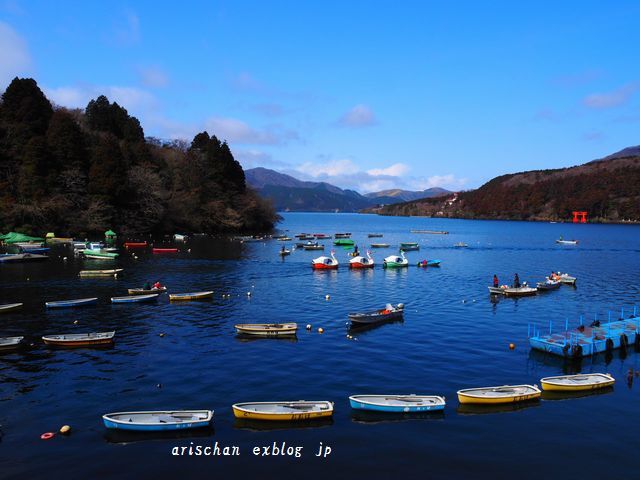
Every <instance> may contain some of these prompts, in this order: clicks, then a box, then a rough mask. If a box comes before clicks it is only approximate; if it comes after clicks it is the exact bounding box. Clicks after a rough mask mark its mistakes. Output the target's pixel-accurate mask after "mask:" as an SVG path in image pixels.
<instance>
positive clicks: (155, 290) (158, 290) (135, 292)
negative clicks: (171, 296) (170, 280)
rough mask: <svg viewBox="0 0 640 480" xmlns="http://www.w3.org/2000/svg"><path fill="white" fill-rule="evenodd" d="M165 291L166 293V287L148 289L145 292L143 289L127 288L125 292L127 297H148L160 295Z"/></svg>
mask: <svg viewBox="0 0 640 480" xmlns="http://www.w3.org/2000/svg"><path fill="white" fill-rule="evenodd" d="M166 291H167V287H160V288H149V289H147V290H145V289H144V288H129V289H128V290H127V293H128V294H129V295H149V294H152V293H162V292H166Z"/></svg>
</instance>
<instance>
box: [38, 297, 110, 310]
mask: <svg viewBox="0 0 640 480" xmlns="http://www.w3.org/2000/svg"><path fill="white" fill-rule="evenodd" d="M96 303H98V297H94V298H79V299H77V300H62V301H59V302H45V304H44V305H45V306H46V307H47V308H73V307H84V306H85V305H95V304H96Z"/></svg>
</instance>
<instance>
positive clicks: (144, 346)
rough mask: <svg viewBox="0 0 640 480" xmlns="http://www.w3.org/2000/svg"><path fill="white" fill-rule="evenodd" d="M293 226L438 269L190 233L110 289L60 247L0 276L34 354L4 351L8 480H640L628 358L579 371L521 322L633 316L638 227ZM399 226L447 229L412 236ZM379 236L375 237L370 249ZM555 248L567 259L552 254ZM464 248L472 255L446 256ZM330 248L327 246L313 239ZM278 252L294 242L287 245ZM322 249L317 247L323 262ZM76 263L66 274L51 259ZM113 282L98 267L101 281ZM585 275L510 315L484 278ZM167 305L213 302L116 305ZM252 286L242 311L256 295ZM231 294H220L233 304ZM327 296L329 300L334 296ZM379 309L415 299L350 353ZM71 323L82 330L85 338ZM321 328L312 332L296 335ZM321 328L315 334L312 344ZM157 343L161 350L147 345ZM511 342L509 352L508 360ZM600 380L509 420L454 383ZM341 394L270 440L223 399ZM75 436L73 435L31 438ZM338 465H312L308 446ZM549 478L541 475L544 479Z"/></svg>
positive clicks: (361, 222) (326, 220)
mask: <svg viewBox="0 0 640 480" xmlns="http://www.w3.org/2000/svg"><path fill="white" fill-rule="evenodd" d="M280 227H281V229H282V230H284V231H286V233H288V234H289V235H290V236H293V235H294V234H295V233H299V232H311V233H314V232H323V233H327V234H334V233H335V232H342V231H350V232H352V233H353V238H354V240H356V242H357V243H358V245H359V246H360V249H361V250H362V251H364V250H365V248H366V246H367V245H368V244H369V243H371V241H375V242H386V243H390V244H392V245H396V246H397V245H398V243H399V242H402V241H416V242H419V243H420V247H421V250H420V251H419V252H409V253H408V254H407V256H408V257H409V259H410V261H411V262H412V263H415V262H417V261H418V260H422V259H423V258H430V259H431V258H438V259H440V260H442V266H441V268H429V269H422V268H415V267H410V268H408V269H404V270H383V269H382V268H381V266H380V265H381V263H382V259H383V258H384V256H387V255H391V254H392V253H395V252H396V249H394V248H390V249H386V250H373V255H374V258H375V260H376V262H377V263H378V265H377V266H376V268H375V269H374V270H373V271H349V270H348V269H347V263H348V258H349V257H348V256H347V251H345V250H342V249H339V248H337V249H336V256H337V257H338V259H339V260H340V261H341V267H340V270H339V271H337V272H314V271H312V270H311V268H310V262H311V259H312V258H314V257H316V256H319V255H320V254H321V252H305V251H294V252H293V254H292V255H291V256H289V257H286V258H285V259H284V260H282V259H280V258H279V256H278V254H277V252H278V250H279V249H280V247H281V246H282V242H277V241H268V242H259V243H248V244H240V243H238V242H232V241H228V240H224V239H210V238H206V237H196V238H194V239H193V240H192V241H190V242H189V243H187V245H186V246H185V247H184V249H185V250H186V249H187V248H190V249H191V252H190V253H188V252H186V251H184V252H182V253H180V254H178V255H151V254H145V253H140V254H139V255H138V257H139V258H138V259H134V258H132V257H131V256H130V255H123V257H122V258H121V259H120V260H118V262H117V265H118V266H120V267H123V268H124V269H125V274H124V275H123V276H122V278H120V279H110V278H99V279H82V280H81V279H79V278H78V271H79V270H81V269H83V268H98V265H103V264H101V263H97V262H95V261H93V262H92V261H82V260H79V259H74V258H73V256H72V255H70V254H69V252H67V251H65V250H55V251H53V252H52V257H53V258H52V260H50V261H49V262H48V263H47V264H20V265H0V303H10V302H18V301H19V302H24V303H25V308H24V310H23V311H22V312H18V313H11V314H5V315H2V317H0V335H1V336H14V335H24V336H26V337H27V339H28V341H29V343H30V344H33V345H32V346H31V347H30V348H27V349H23V350H22V351H19V352H14V353H4V354H1V355H0V425H1V427H0V433H1V437H0V472H1V473H0V477H2V478H18V477H19V478H29V477H31V478H42V477H43V476H45V475H52V474H53V472H64V476H65V478H88V477H89V476H92V477H97V478H116V477H117V478H171V477H178V476H181V477H186V478H204V477H210V476H211V475H216V474H219V475H222V477H220V478H245V477H247V476H248V475H253V476H254V477H255V478H283V476H284V478H325V477H327V476H331V477H333V478H345V477H347V476H349V477H355V478H362V477H365V476H366V477H368V478H388V477H389V476H391V475H393V476H398V475H402V476H405V477H406V478H417V477H418V476H420V477H421V478H462V477H465V478H506V477H511V476H512V475H513V474H515V473H517V476H518V478H539V477H540V476H544V477H545V478H563V479H567V478H578V477H580V478H595V477H603V476H607V477H610V476H614V475H615V476H617V477H618V478H632V477H634V476H637V474H635V473H633V472H635V471H636V464H635V461H634V460H635V455H636V451H637V450H638V442H637V441H636V437H637V431H638V427H640V415H639V409H640V378H637V379H636V383H635V384H633V383H632V384H630V385H628V383H627V373H628V371H629V369H634V370H635V369H639V370H640V362H639V358H640V357H639V356H638V354H637V353H633V352H630V353H629V354H628V355H627V356H626V358H622V356H621V355H620V354H619V353H615V354H614V355H613V357H612V358H604V356H598V357H596V358H593V359H591V358H589V359H584V360H583V362H582V363H581V364H580V365H573V366H572V365H567V364H565V363H564V362H563V361H561V360H559V359H556V358H552V357H548V356H545V355H542V354H538V353H536V352H532V351H530V349H529V347H528V343H527V325H528V323H530V322H536V323H537V324H538V326H542V328H543V329H544V328H548V323H549V321H550V320H551V321H553V322H554V324H555V325H557V326H558V327H560V326H561V325H564V322H565V319H567V318H568V319H569V322H570V324H572V325H576V323H577V320H578V318H579V316H580V315H584V316H585V318H587V319H589V320H590V319H592V318H593V317H594V315H596V314H598V316H599V318H600V319H606V318H607V312H608V311H609V310H611V311H612V312H614V313H613V315H614V316H618V315H619V314H620V309H621V308H624V309H625V315H628V313H630V312H631V311H632V309H633V306H634V304H635V303H636V302H638V300H639V298H640V297H639V282H638V272H639V270H640V269H639V267H640V260H639V255H638V253H639V251H640V235H639V233H640V230H639V229H638V228H637V227H633V226H604V225H569V224H541V223H518V222H512V223H509V222H483V221H461V220H435V219H426V218H392V217H378V216H370V215H355V214H354V215H351V214H335V215H334V214H301V213H296V214H285V215H284V221H283V222H282V223H281V224H280ZM411 229H432V230H448V231H449V232H450V234H449V235H421V234H411V233H410V230H411ZM370 232H376V233H383V234H384V238H382V239H367V238H366V236H367V233H370ZM560 235H563V236H564V237H565V238H578V239H579V240H580V244H579V246H577V247H567V246H565V247H562V246H556V245H555V243H554V240H555V239H556V238H558V237H559V236H560ZM459 241H462V242H465V243H467V244H468V245H469V248H467V249H457V248H454V247H453V244H454V243H456V242H459ZM324 243H326V244H327V245H329V244H330V241H325V242H324ZM287 245H292V243H288V244H287ZM328 251H329V248H328V249H327V250H325V252H328ZM64 256H68V257H69V258H68V259H67V260H66V261H64V260H63V258H62V257H64ZM103 268H104V267H103ZM552 269H553V270H561V271H563V272H564V271H566V272H569V273H571V274H573V275H575V276H577V277H578V286H577V288H571V287H567V286H563V287H562V288H561V289H560V290H558V291H555V292H549V293H547V294H543V295H539V296H536V297H530V298H523V299H519V300H513V299H501V300H499V301H491V299H490V297H489V295H488V293H487V285H488V284H489V283H490V282H491V278H492V276H493V274H494V273H496V274H498V276H499V277H500V280H501V283H510V282H511V280H512V278H513V274H514V273H516V272H518V273H519V274H520V278H521V279H522V280H528V281H529V282H531V283H534V282H535V281H536V280H541V279H543V278H544V276H545V275H547V274H548V273H549V272H550V271H551V270H552ZM157 279H159V280H160V281H161V282H163V283H164V284H166V285H168V286H169V289H170V290H171V291H174V292H186V291H197V290H214V291H215V296H214V299H213V300H212V301H209V302H187V303H184V304H169V303H168V300H167V298H166V296H164V297H162V298H161V300H160V301H159V302H158V304H157V305H155V304H151V305H144V304H141V305H111V304H109V303H108V298H109V297H110V296H114V295H125V294H126V289H127V288H131V287H139V286H141V285H142V284H143V283H144V282H145V281H147V280H150V281H155V280H157ZM247 292H251V296H248V295H247ZM222 294H230V295H231V297H230V298H223V297H222ZM326 295H330V300H326V299H325V296H326ZM89 296H98V297H100V303H99V304H98V305H97V306H93V307H86V308H82V309H75V310H60V311H52V312H46V311H45V310H44V302H45V301H49V300H62V299H70V298H82V297H89ZM387 302H393V303H397V302H404V303H405V304H406V305H407V311H406V313H405V320H404V322H401V323H393V324H387V325H382V326H379V327H377V328H374V329H371V330H368V331H364V332H357V333H354V337H355V338H354V339H353V340H350V339H348V338H347V334H348V330H347V328H348V326H347V313H348V312H350V311H357V310H363V309H364V310H366V309H371V308H378V307H380V306H382V305H384V304H385V303H387ZM76 321H77V323H75V322H76ZM282 321H296V322H298V323H299V324H300V325H301V326H302V327H303V328H302V329H301V331H300V332H299V334H298V336H297V340H295V341H291V340H277V339H259V340H249V341H248V340H245V339H242V338H238V337H237V336H236V335H235V333H234V329H233V325H234V324H236V323H249V322H282ZM306 324H311V325H313V330H312V331H310V332H308V331H305V330H304V325H306ZM318 327H322V328H324V334H319V333H318V332H317V329H318ZM112 329H115V330H116V331H117V335H116V344H115V346H114V347H113V348H109V349H78V350H60V349H50V348H47V347H45V346H43V345H42V342H41V340H40V337H41V336H42V335H44V334H55V333H73V332H78V333H80V332H88V331H106V330H112ZM160 333H164V334H165V336H163V337H161V336H160V335H159V334H160ZM509 343H514V344H515V345H516V348H515V350H513V351H511V350H509V348H508V345H509ZM576 371H582V372H592V371H593V372H610V373H612V374H613V375H614V376H615V377H616V378H617V380H618V382H617V383H616V386H615V389H614V391H612V392H608V393H605V394H601V395H593V396H588V397H584V398H578V399H571V400H542V401H541V402H540V403H539V404H537V405H534V406H530V407H526V408H520V409H516V410H514V409H510V410H507V411H490V412H486V411H477V410H471V411H468V410H462V409H460V408H459V407H458V402H457V398H456V394H455V392H456V391H457V390H458V389H460V388H467V387H474V386H490V385H502V384H509V383H512V384H521V383H530V384H534V383H539V379H540V378H541V377H544V376H549V375H558V374H562V373H563V372H571V373H574V372H576ZM357 393H420V394H437V395H444V396H445V397H446V398H447V402H448V405H447V409H446V410H445V413H444V415H436V416H434V415H431V416H424V417H423V418H415V417H414V418H407V417H403V416H400V417H379V416H375V417H371V416H362V415H358V414H356V413H355V412H352V411H351V409H350V407H349V402H348V398H347V397H348V396H349V395H352V394H357ZM297 399H308V400H331V401H334V402H335V415H334V418H333V420H332V421H330V422H328V423H324V424H320V425H312V426H308V425H303V426H300V427H295V426H291V425H284V426H277V427H282V428H275V427H274V428H267V427H266V426H262V427H261V426H260V425H255V424H243V423H240V422H236V421H235V420H234V418H233V414H232V411H231V404H232V403H235V402H242V401H266V400H297ZM189 408H194V409H195V408H207V409H214V410H215V417H214V429H213V430H212V431H210V432H202V433H198V435H197V436H194V437H189V436H180V437H177V438H175V437H166V436H165V437H147V436H140V435H124V436H123V435H113V434H112V433H108V432H107V431H106V430H105V429H104V427H103V426H102V423H101V415H102V414H104V413H106V412H113V411H122V410H154V409H189ZM64 424H69V425H71V426H72V428H73V433H72V435H70V436H68V437H60V436H58V437H56V438H54V439H53V440H49V441H42V440H40V438H39V437H40V434H41V433H43V432H47V431H56V430H57V429H58V428H59V427H60V426H61V425H64ZM274 441H275V442H277V443H278V444H281V443H282V442H283V441H284V442H286V444H287V446H302V447H304V449H303V451H302V456H301V457H300V458H290V457H284V458H283V457H278V458H272V457H259V458H257V457H254V456H253V455H252V449H253V448H254V447H256V446H264V445H272V444H273V442H274ZM192 442H193V445H203V446H206V445H211V444H215V442H218V443H219V445H220V446H232V445H236V446H239V447H240V451H241V456H240V457H236V458H231V457H228V458H223V457H194V456H192V457H188V456H185V457H174V456H172V455H171V451H172V447H174V446H190V445H191V444H192ZM320 442H322V444H323V445H329V446H330V447H331V448H332V453H331V455H330V456H329V457H327V458H317V457H315V454H316V453H317V450H318V447H319V445H320ZM549 465H552V466H553V468H554V469H553V470H550V469H549Z"/></svg>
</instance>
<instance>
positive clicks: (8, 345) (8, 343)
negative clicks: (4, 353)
mask: <svg viewBox="0 0 640 480" xmlns="http://www.w3.org/2000/svg"><path fill="white" fill-rule="evenodd" d="M23 339H24V337H0V350H10V349H12V348H18V347H20V344H21V343H22V340H23Z"/></svg>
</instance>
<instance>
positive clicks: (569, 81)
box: [551, 70, 604, 88]
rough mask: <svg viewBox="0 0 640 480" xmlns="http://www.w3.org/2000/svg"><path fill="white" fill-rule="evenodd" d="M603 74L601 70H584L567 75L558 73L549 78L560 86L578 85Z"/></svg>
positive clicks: (598, 77)
mask: <svg viewBox="0 0 640 480" xmlns="http://www.w3.org/2000/svg"><path fill="white" fill-rule="evenodd" d="M603 76H604V74H603V72H602V71H601V70H585V71H583V72H578V73H572V74H568V75H558V76H557V77H555V78H553V79H552V80H551V82H552V83H554V84H556V85H559V86H561V87H568V88H572V87H579V86H581V85H586V84H588V83H591V82H593V81H595V80H598V79H600V78H602V77H603Z"/></svg>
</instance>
